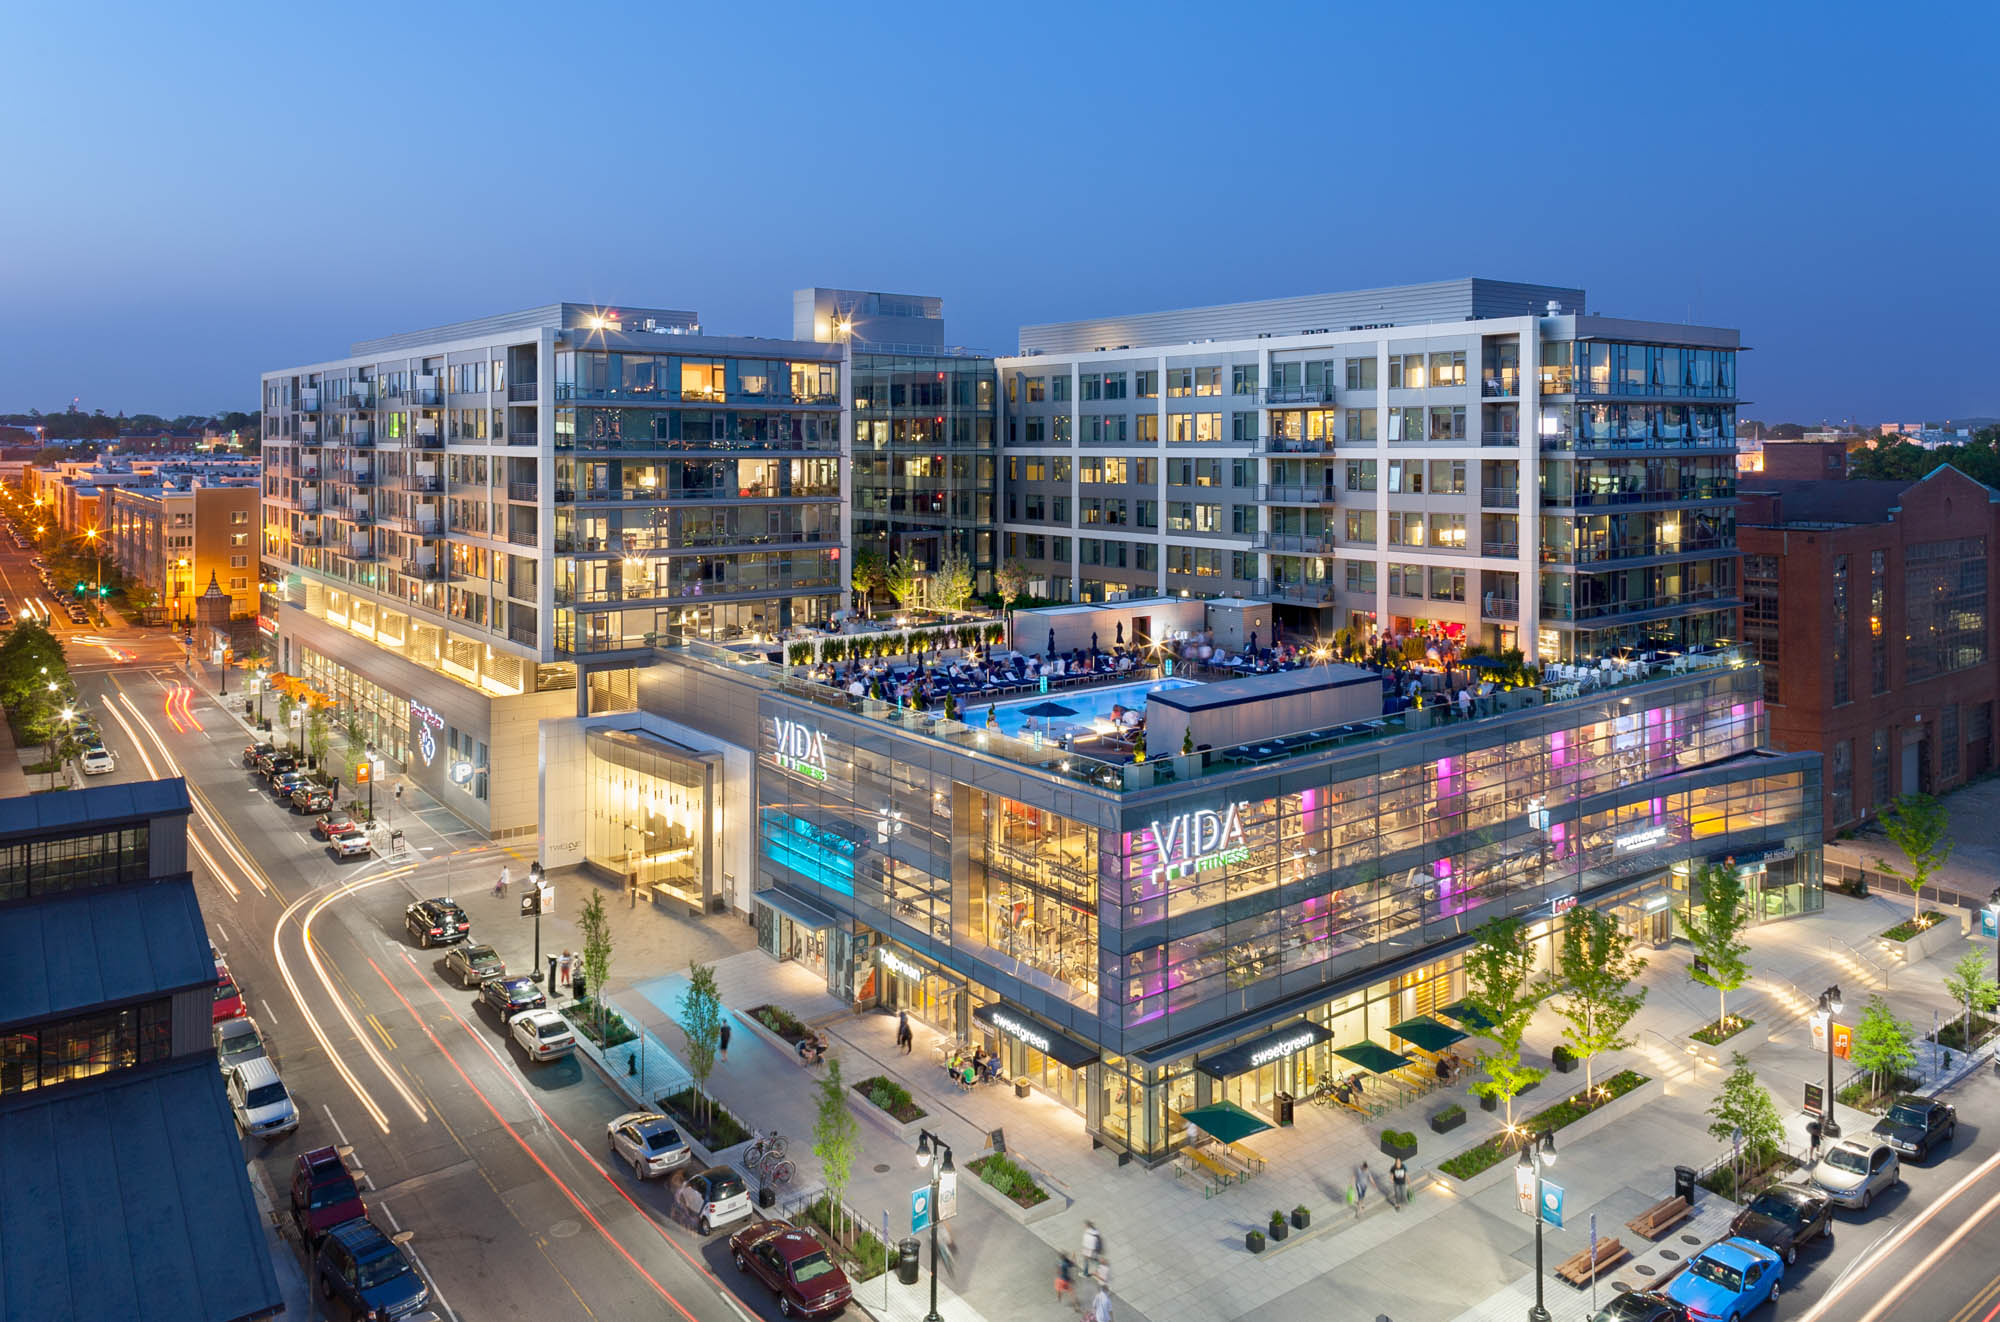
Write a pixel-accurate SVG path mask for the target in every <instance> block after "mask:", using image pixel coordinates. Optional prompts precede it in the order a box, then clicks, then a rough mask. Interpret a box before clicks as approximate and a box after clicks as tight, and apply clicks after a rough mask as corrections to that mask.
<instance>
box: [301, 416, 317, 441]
mask: <svg viewBox="0 0 2000 1322" xmlns="http://www.w3.org/2000/svg"><path fill="white" fill-rule="evenodd" d="M299 439H300V440H305V441H311V440H317V439H319V423H317V422H315V421H314V420H313V419H311V418H300V419H299Z"/></svg>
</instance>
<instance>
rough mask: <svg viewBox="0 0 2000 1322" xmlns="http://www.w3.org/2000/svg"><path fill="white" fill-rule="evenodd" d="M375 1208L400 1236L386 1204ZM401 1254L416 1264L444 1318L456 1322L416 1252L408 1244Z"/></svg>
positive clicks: (454, 1314) (435, 1282)
mask: <svg viewBox="0 0 2000 1322" xmlns="http://www.w3.org/2000/svg"><path fill="white" fill-rule="evenodd" d="M375 1206H377V1207H379V1208H381V1209H382V1215H383V1216H386V1217H388V1218H389V1229H391V1230H393V1231H394V1232H396V1233H397V1234H399V1235H400V1234H402V1233H403V1228H402V1227H401V1226H399V1225H397V1224H396V1214H395V1213H394V1212H392V1211H390V1210H389V1204H388V1203H386V1202H378V1203H376V1204H375ZM403 1252H405V1253H407V1254H409V1255H410V1259H411V1261H413V1262H415V1263H416V1264H417V1270H418V1271H420V1272H422V1273H423V1274H424V1279H425V1280H426V1281H428V1282H430V1287H431V1293H432V1294H434V1295H436V1296H437V1305H438V1307H439V1308H442V1309H443V1310H444V1314H445V1316H446V1317H448V1318H451V1319H452V1320H453V1322H457V1319H458V1314H457V1313H454V1312H453V1311H452V1309H451V1305H450V1304H448V1303H446V1302H445V1298H444V1290H443V1289H441V1288H440V1287H439V1285H438V1283H437V1277H435V1276H433V1275H431V1269H430V1268H428V1267H426V1266H424V1260H423V1259H422V1258H420V1257H418V1256H417V1251H416V1250H415V1249H414V1248H412V1247H410V1246H409V1245H408V1244H405V1245H403Z"/></svg>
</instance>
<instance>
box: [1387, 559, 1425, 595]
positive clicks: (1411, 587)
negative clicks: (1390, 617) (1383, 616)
mask: <svg viewBox="0 0 2000 1322" xmlns="http://www.w3.org/2000/svg"><path fill="white" fill-rule="evenodd" d="M1389 595H1390V596H1392V597H1415V598H1416V599H1417V600H1419V601H1421V600H1423V596H1424V567H1423V566H1422V565H1397V564H1392V565H1390V566H1389Z"/></svg>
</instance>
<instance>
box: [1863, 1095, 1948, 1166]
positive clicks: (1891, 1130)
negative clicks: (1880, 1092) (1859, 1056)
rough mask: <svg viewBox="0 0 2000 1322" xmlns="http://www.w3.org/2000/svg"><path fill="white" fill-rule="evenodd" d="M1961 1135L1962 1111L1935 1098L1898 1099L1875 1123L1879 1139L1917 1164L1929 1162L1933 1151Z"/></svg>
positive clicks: (1876, 1134) (1909, 1097) (1913, 1097)
mask: <svg viewBox="0 0 2000 1322" xmlns="http://www.w3.org/2000/svg"><path fill="white" fill-rule="evenodd" d="M1957 1135H1958V1108H1957V1107H1955V1106H1950V1105H1948V1104H1946V1103H1944V1102H1940V1101H1938V1100H1937V1099H1936V1098H1935V1097H1917V1096H1907V1097H1898V1098H1897V1099H1896V1100H1895V1101H1894V1102H1893V1103H1892V1104H1891V1105H1890V1107H1889V1111H1888V1114H1886V1115H1884V1116H1883V1117H1882V1118H1881V1119H1880V1120H1877V1121H1876V1122H1875V1136H1876V1137H1877V1138H1879V1139H1881V1140H1882V1141H1883V1142H1884V1143H1887V1144H1888V1145H1889V1146H1890V1147H1892V1148H1894V1149H1895V1150H1896V1153H1897V1155H1898V1156H1904V1157H1911V1158H1914V1159H1915V1160H1917V1161H1928V1160H1929V1159H1930V1155H1931V1152H1932V1150H1933V1149H1936V1148H1940V1147H1947V1146H1949V1145H1950V1143H1951V1140H1952V1139H1953V1138H1955V1137H1957Z"/></svg>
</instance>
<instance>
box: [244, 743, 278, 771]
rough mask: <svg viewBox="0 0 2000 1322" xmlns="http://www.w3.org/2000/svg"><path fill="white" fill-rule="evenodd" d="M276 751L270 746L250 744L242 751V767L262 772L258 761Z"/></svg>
mask: <svg viewBox="0 0 2000 1322" xmlns="http://www.w3.org/2000/svg"><path fill="white" fill-rule="evenodd" d="M277 751H278V750H277V748H276V747H275V746H273V745H271V744H251V745H250V746H249V747H247V748H245V749H244V750H243V765H244V766H246V767H256V768H258V769H259V770H262V769H263V764H262V763H261V761H260V760H259V759H261V758H265V757H268V756H270V755H271V754H273V753H275V752H277Z"/></svg>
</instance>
